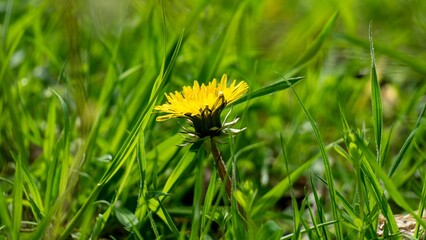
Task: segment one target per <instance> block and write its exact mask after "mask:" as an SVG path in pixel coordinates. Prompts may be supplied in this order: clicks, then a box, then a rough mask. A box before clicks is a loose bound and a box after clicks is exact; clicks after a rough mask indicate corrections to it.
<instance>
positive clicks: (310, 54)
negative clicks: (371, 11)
mask: <svg viewBox="0 0 426 240" xmlns="http://www.w3.org/2000/svg"><path fill="white" fill-rule="evenodd" d="M338 16H339V13H338V12H336V13H334V14H333V16H331V17H330V19H329V20H328V22H327V23H326V24H325V26H324V28H323V29H322V30H321V32H320V33H319V35H318V36H317V37H316V38H315V40H314V42H313V43H312V44H311V45H310V47H309V48H308V49H307V50H306V51H305V52H304V53H303V54H302V55H301V56H300V58H299V59H298V60H297V61H296V63H295V64H294V65H293V67H291V68H290V70H289V71H288V72H287V74H286V77H291V76H292V75H293V74H295V73H297V72H298V71H299V70H300V69H302V68H303V67H304V66H305V65H306V64H307V63H308V62H309V61H310V60H311V59H313V58H314V57H315V55H316V54H317V53H318V52H319V50H320V49H321V47H322V45H323V44H324V42H325V40H327V38H328V36H329V35H330V33H331V31H332V30H333V27H334V25H335V23H336V19H337V17H338Z"/></svg>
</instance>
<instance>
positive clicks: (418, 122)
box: [388, 104, 426, 177]
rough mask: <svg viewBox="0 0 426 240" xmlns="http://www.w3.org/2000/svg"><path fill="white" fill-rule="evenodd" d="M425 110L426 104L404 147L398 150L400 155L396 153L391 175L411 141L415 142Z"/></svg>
mask: <svg viewBox="0 0 426 240" xmlns="http://www.w3.org/2000/svg"><path fill="white" fill-rule="evenodd" d="M425 112H426V104H425V105H424V106H423V109H422V111H421V113H420V115H419V118H418V119H417V122H416V126H415V127H414V129H413V131H411V133H410V135H409V136H408V137H407V139H406V140H405V142H404V144H403V145H402V148H401V149H400V150H399V152H398V155H396V158H395V160H394V162H393V163H392V166H391V168H390V170H389V173H388V176H389V177H392V176H393V174H394V173H395V171H396V169H397V168H398V166H399V165H400V164H401V162H402V159H403V158H404V156H405V153H406V152H407V150H408V148H409V147H410V146H411V143H412V142H413V140H414V137H415V136H416V134H417V131H418V130H419V128H420V124H421V122H422V119H423V116H424V115H425Z"/></svg>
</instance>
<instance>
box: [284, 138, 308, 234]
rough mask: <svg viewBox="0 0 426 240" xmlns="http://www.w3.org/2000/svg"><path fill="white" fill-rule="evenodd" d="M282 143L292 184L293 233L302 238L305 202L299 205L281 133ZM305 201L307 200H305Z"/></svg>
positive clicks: (290, 183)
mask: <svg viewBox="0 0 426 240" xmlns="http://www.w3.org/2000/svg"><path fill="white" fill-rule="evenodd" d="M280 143H281V151H282V156H283V160H284V164H285V171H286V174H287V175H288V176H289V177H288V182H289V185H290V194H291V203H292V209H293V233H294V234H295V235H294V237H293V239H300V237H301V235H300V228H301V213H300V212H301V211H303V210H304V204H302V206H301V207H300V209H299V207H298V204H297V200H296V197H295V193H294V189H293V182H292V181H291V176H290V171H289V168H288V158H287V151H286V148H285V145H284V140H283V137H282V135H280ZM304 202H305V201H304Z"/></svg>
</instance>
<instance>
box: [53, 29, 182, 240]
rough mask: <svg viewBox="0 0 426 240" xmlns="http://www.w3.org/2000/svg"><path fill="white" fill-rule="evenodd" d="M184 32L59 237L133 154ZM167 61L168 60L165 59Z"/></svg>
mask: <svg viewBox="0 0 426 240" xmlns="http://www.w3.org/2000/svg"><path fill="white" fill-rule="evenodd" d="M182 38H183V33H181V35H180V37H179V39H178V41H177V43H176V45H175V46H174V47H175V48H174V49H173V51H172V52H173V55H172V57H171V59H170V62H165V63H164V65H165V66H167V67H166V70H165V71H164V72H160V74H159V76H158V78H157V80H156V82H160V83H158V84H155V85H156V86H158V88H157V90H156V91H155V94H154V95H152V98H151V99H150V101H149V102H148V105H147V106H146V108H145V109H144V110H143V112H142V113H141V114H140V115H139V118H138V120H137V122H136V123H135V125H134V126H133V127H132V130H131V132H130V133H129V135H128V136H127V138H126V140H125V142H124V143H123V145H122V146H121V148H120V150H119V151H118V153H117V155H116V156H115V157H114V159H113V160H112V162H111V165H110V166H109V167H108V169H107V171H106V172H105V173H104V175H103V176H102V178H101V179H100V180H99V182H98V184H97V185H96V186H95V188H94V189H93V190H92V192H91V193H90V195H89V197H88V198H87V199H86V201H85V203H84V204H83V205H82V206H81V207H80V209H79V210H78V211H77V213H76V214H75V215H74V217H73V218H72V219H71V221H70V222H69V223H68V225H67V227H66V228H65V230H64V231H63V232H62V234H61V236H60V238H59V239H65V238H67V237H68V235H69V234H70V233H71V231H72V229H73V228H74V226H75V225H76V224H77V223H78V222H79V221H80V218H81V217H82V216H83V214H84V212H85V210H86V209H87V207H89V206H90V204H91V203H92V202H93V201H94V200H95V198H96V197H97V195H98V194H99V192H100V191H101V189H102V187H103V186H104V185H105V184H106V183H108V182H109V181H110V180H111V179H112V178H113V177H114V176H115V174H116V173H117V172H118V170H119V169H120V167H121V166H122V165H123V164H124V162H125V161H126V160H127V159H128V158H129V157H130V156H131V154H132V153H133V151H134V149H135V147H136V145H137V142H138V141H137V140H138V137H137V136H138V135H139V134H141V133H143V132H144V128H145V127H146V125H147V123H148V120H149V118H150V117H151V112H152V109H153V108H154V104H155V102H156V98H157V97H158V94H159V92H160V90H161V89H162V88H163V86H164V84H165V82H166V77H167V78H168V77H169V74H170V72H171V69H172V68H173V65H174V63H175V62H176V58H177V56H178V53H179V51H180V48H181V43H182ZM164 61H166V60H164Z"/></svg>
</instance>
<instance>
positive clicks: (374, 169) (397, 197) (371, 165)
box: [357, 138, 426, 233]
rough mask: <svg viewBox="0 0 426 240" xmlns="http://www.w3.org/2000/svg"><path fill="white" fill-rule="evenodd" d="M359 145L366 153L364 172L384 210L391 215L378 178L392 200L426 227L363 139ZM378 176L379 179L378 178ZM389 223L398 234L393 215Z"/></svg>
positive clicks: (358, 142)
mask: <svg viewBox="0 0 426 240" xmlns="http://www.w3.org/2000/svg"><path fill="white" fill-rule="evenodd" d="M357 144H358V146H360V147H361V148H362V151H363V152H364V155H365V158H363V161H362V167H363V171H364V173H365V174H366V177H367V178H368V179H369V180H370V181H371V183H372V184H374V185H372V186H373V187H374V188H375V194H376V195H377V197H378V199H377V200H378V201H379V203H381V204H382V206H384V207H383V208H382V210H384V211H389V212H390V213H391V210H390V207H389V204H388V202H387V199H386V197H385V196H384V193H383V191H382V190H381V189H382V187H381V186H380V184H379V181H378V179H377V178H380V179H381V181H382V182H383V184H384V186H385V189H386V190H387V191H388V193H389V196H390V198H392V199H393V200H394V201H395V203H396V204H398V205H399V206H400V207H402V208H403V209H404V210H405V211H407V212H409V213H410V214H412V215H413V217H414V218H415V219H416V220H417V221H419V222H420V223H421V225H422V226H423V227H424V226H425V225H426V221H425V220H423V219H421V218H420V217H419V216H417V215H416V214H415V213H414V212H413V209H412V208H411V206H410V204H408V203H407V201H406V200H405V198H404V197H403V196H402V195H401V193H400V192H399V191H398V189H397V188H396V186H395V184H394V183H393V182H392V180H391V179H390V178H389V177H388V175H387V174H386V173H385V172H384V170H383V169H382V168H381V167H380V165H379V164H378V163H377V162H376V161H373V159H375V157H374V155H373V154H372V153H371V151H369V149H368V148H367V146H365V144H364V143H363V142H362V140H361V139H359V138H357ZM376 176H377V177H376ZM385 214H386V212H384V213H383V215H384V216H385V217H386V215H385ZM388 221H389V222H390V223H391V226H392V225H393V224H395V225H394V226H392V227H394V229H393V230H394V232H393V233H398V231H399V230H398V227H397V225H396V223H395V220H394V217H393V215H389V219H388Z"/></svg>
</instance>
